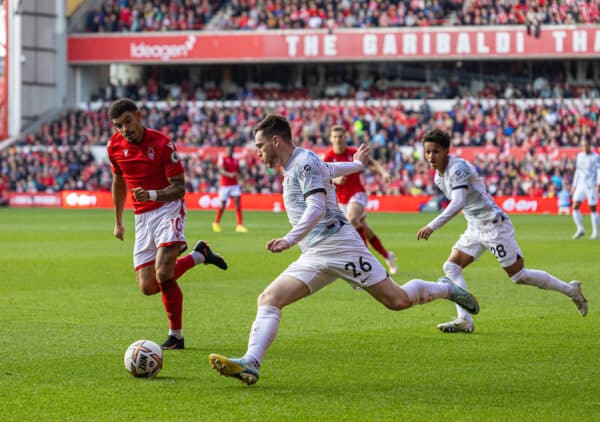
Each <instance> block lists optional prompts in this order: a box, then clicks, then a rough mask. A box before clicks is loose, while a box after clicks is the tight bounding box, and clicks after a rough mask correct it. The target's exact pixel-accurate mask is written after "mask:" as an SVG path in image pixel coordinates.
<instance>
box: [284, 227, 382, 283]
mask: <svg viewBox="0 0 600 422" xmlns="http://www.w3.org/2000/svg"><path fill="white" fill-rule="evenodd" d="M281 275H285V276H291V277H294V278H297V279H298V280H300V281H301V282H302V283H304V284H305V285H306V287H308V290H309V291H310V293H311V294H313V293H315V292H316V291H318V290H320V289H322V288H323V287H325V286H327V285H328V284H331V283H333V282H334V281H335V280H337V279H338V278H341V279H343V280H345V281H347V282H348V283H349V284H350V285H351V286H352V287H354V288H356V289H359V288H365V287H370V286H373V285H375V284H377V283H379V282H381V281H383V280H385V279H386V278H387V276H388V275H387V273H386V271H385V268H383V266H382V265H381V264H380V263H379V261H378V260H377V258H375V257H374V256H373V254H372V253H371V251H369V250H368V249H367V247H366V246H365V242H364V241H363V240H362V239H361V238H360V236H359V235H358V232H357V231H356V230H354V229H353V228H352V226H350V225H348V224H344V225H343V226H342V227H341V228H340V230H339V231H338V232H337V233H335V234H333V235H331V236H329V237H328V238H326V239H323V240H322V241H320V242H319V243H317V244H316V245H314V246H311V247H310V248H309V249H308V250H307V251H306V252H304V253H303V254H302V255H300V257H299V258H298V259H297V260H296V261H294V262H292V263H291V264H290V265H289V266H288V267H287V269H286V270H285V271H283V273H281Z"/></svg>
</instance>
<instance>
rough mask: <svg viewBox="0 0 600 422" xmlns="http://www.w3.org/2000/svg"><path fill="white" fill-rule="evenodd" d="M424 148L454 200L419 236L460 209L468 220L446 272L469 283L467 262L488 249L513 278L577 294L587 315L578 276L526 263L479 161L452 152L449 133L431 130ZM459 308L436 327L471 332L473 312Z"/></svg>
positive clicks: (461, 282)
mask: <svg viewBox="0 0 600 422" xmlns="http://www.w3.org/2000/svg"><path fill="white" fill-rule="evenodd" d="M423 149H424V155H425V159H426V160H427V161H428V163H429V164H430V165H431V167H433V169H434V170H435V184H436V185H437V186H438V187H439V188H440V190H441V191H442V192H443V193H444V195H446V197H448V199H450V203H449V204H448V206H447V207H446V209H445V210H444V211H443V212H442V213H441V214H440V215H438V216H437V217H436V218H435V219H433V220H432V221H431V222H429V224H427V225H426V226H424V227H422V228H421V229H420V230H419V231H418V233H417V239H425V240H427V239H429V237H430V236H431V234H432V233H433V232H434V231H435V230H437V229H439V228H441V227H442V226H443V225H444V224H446V223H447V222H448V221H449V220H450V219H451V218H453V217H454V216H455V215H456V214H458V213H459V212H460V211H462V212H463V213H464V216H465V218H466V220H467V229H466V231H465V232H464V233H463V234H462V236H461V237H460V239H458V242H456V244H455V245H454V247H453V248H452V251H451V252H450V257H449V258H448V260H447V261H446V263H444V266H443V269H444V272H445V273H446V276H447V277H448V278H450V279H451V280H452V281H454V283H456V284H458V285H459V286H461V287H463V288H465V289H466V286H467V285H466V283H465V279H464V277H463V274H462V270H463V268H464V267H466V266H467V265H469V264H471V263H472V262H473V261H475V260H477V258H479V257H480V256H481V254H482V253H483V252H484V251H485V250H486V249H487V250H489V251H490V252H491V253H492V254H493V255H494V256H495V257H496V259H497V260H498V262H499V263H500V265H501V266H502V267H503V268H504V270H505V271H506V273H507V274H508V276H509V277H510V278H511V279H512V280H513V281H514V282H515V283H518V284H526V285H530V286H536V287H539V288H541V289H550V290H556V291H558V292H561V293H563V294H565V295H567V296H569V297H570V298H571V299H573V301H574V302H575V304H576V306H577V309H578V310H579V313H580V314H581V315H582V316H585V315H586V313H587V301H586V300H585V298H584V297H583V295H582V293H581V285H580V283H579V282H578V281H572V282H571V283H569V284H567V283H565V282H564V281H561V280H559V279H558V278H556V277H554V276H553V275H551V274H549V273H547V272H545V271H541V270H532V269H527V268H525V264H524V260H523V253H522V252H521V249H520V248H519V245H518V244H517V241H516V240H515V231H514V227H513V225H512V223H511V221H510V219H509V218H508V216H507V215H506V214H505V213H504V211H502V209H501V208H500V207H499V206H498V205H496V203H495V202H494V200H493V199H492V197H491V196H490V194H489V193H488V192H487V190H486V187H485V184H484V182H483V180H482V179H481V177H480V176H479V175H478V174H477V171H476V169H475V167H474V166H473V165H472V164H470V163H469V162H467V161H465V160H463V159H462V158H458V157H453V156H450V155H449V154H448V153H449V149H450V136H449V135H448V133H446V132H443V131H441V130H439V129H434V130H432V131H431V132H429V133H428V134H426V135H425V137H424V139H423ZM457 312H458V316H457V318H456V319H455V320H453V321H450V322H447V323H443V324H439V325H438V328H439V329H440V330H441V331H444V332H456V331H464V332H472V331H473V329H474V324H473V319H472V318H471V316H470V315H469V314H468V312H466V311H465V310H464V309H462V308H461V307H460V306H457Z"/></svg>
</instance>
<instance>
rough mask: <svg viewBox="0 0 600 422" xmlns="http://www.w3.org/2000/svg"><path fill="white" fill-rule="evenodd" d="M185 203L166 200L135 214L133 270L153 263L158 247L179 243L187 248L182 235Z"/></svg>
mask: <svg viewBox="0 0 600 422" xmlns="http://www.w3.org/2000/svg"><path fill="white" fill-rule="evenodd" d="M184 230H185V204H184V202H183V201H173V202H167V203H165V204H164V205H163V206H162V207H160V208H157V209H155V210H151V211H148V212H145V213H142V214H136V215H135V246H134V248H133V266H134V268H135V270H136V271H137V270H139V269H140V268H143V267H147V266H148V265H152V264H154V262H155V261H156V253H157V252H158V248H160V247H163V246H170V245H180V246H179V247H180V250H181V251H184V250H185V249H186V248H187V242H186V240H185V235H184Z"/></svg>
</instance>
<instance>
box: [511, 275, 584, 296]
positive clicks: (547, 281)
mask: <svg viewBox="0 0 600 422" xmlns="http://www.w3.org/2000/svg"><path fill="white" fill-rule="evenodd" d="M511 279H512V281H514V282H515V283H517V284H527V285H528V286H535V287H538V288H540V289H544V290H556V291H557V292H561V293H563V294H565V295H567V296H569V297H571V295H572V294H573V286H571V285H569V284H567V283H565V282H564V281H562V280H559V279H558V278H556V277H554V276H553V275H552V274H549V273H547V272H546V271H542V270H530V269H527V268H523V269H522V270H521V271H519V272H518V273H516V274H515V275H513V276H512V277H511Z"/></svg>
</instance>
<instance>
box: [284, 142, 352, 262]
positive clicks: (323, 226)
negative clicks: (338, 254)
mask: <svg viewBox="0 0 600 422" xmlns="http://www.w3.org/2000/svg"><path fill="white" fill-rule="evenodd" d="M283 174H284V179H283V202H284V204H285V209H286V211H287V215H288V220H289V222H290V224H291V225H292V226H293V227H295V226H296V224H298V222H299V221H300V219H301V218H302V214H304V211H305V210H306V198H307V197H309V196H310V195H312V194H314V193H317V192H323V193H324V194H325V197H326V198H325V201H326V207H327V208H326V211H325V216H324V217H323V219H322V220H321V221H319V223H318V224H317V225H316V226H315V228H314V229H312V231H311V232H310V233H308V235H306V237H304V239H302V240H300V241H299V242H298V245H299V246H300V249H302V251H304V250H305V249H306V248H308V247H310V246H312V245H314V244H315V243H317V242H319V241H321V240H323V239H325V238H326V237H327V236H330V235H331V234H333V233H336V232H337V231H338V230H339V229H340V226H341V223H342V222H343V223H347V222H348V221H347V220H346V217H344V214H343V213H342V211H341V210H340V208H339V206H338V203H337V197H336V195H335V186H334V185H333V182H332V180H331V173H330V171H329V168H328V167H327V165H326V164H325V163H324V162H323V160H321V159H320V158H319V157H318V156H317V154H315V153H314V152H312V151H310V150H308V149H304V148H296V149H295V150H294V152H293V153H292V155H291V157H290V159H289V160H288V162H287V164H286V165H285V169H284V173H283Z"/></svg>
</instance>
